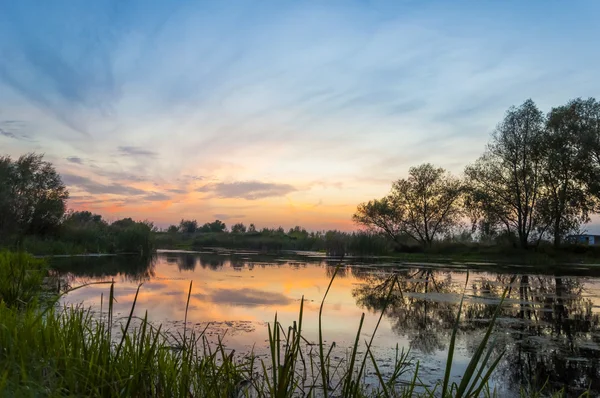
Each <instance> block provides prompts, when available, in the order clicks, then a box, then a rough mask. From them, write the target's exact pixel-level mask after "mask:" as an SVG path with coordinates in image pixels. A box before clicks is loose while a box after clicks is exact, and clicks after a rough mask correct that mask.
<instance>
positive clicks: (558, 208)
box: [353, 98, 600, 248]
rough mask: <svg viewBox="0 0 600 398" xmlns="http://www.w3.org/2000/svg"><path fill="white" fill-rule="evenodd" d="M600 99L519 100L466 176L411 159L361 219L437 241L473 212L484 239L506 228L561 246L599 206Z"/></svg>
mask: <svg viewBox="0 0 600 398" xmlns="http://www.w3.org/2000/svg"><path fill="white" fill-rule="evenodd" d="M599 173H600V102H598V101H596V99H594V98H589V99H581V98H577V99H574V100H571V101H569V102H568V103H567V104H565V105H561V106H558V107H554V108H552V109H551V110H550V111H549V112H548V113H547V114H546V115H544V113H543V112H542V111H541V110H540V109H538V107H537V106H536V104H535V103H534V102H533V101H532V100H530V99H529V100H526V101H525V102H524V103H523V104H522V105H520V106H518V107H515V106H513V107H511V108H509V109H508V111H507V112H506V114H505V116H504V119H503V120H502V121H501V122H500V123H499V124H498V125H497V126H496V128H495V130H494V132H493V133H492V135H491V139H490V141H489V143H488V144H487V146H486V148H485V150H484V153H483V154H482V155H481V156H480V157H479V158H478V159H477V160H476V161H475V162H473V163H472V164H469V165H468V166H466V168H465V170H464V175H463V176H462V177H461V178H459V177H456V176H453V175H451V174H450V173H448V172H447V171H446V170H444V169H443V168H441V167H436V166H434V165H432V164H429V163H427V164H423V165H420V166H416V167H411V168H410V169H409V172H408V177H407V178H404V179H399V180H398V181H396V182H394V183H393V185H392V189H391V192H390V193H389V194H388V195H386V196H385V197H383V198H381V199H375V200H371V201H369V202H366V203H362V204H360V205H359V206H358V207H357V210H356V213H355V214H354V216H353V219H354V221H355V222H356V223H358V224H359V225H362V226H365V227H367V228H369V229H370V230H372V231H376V232H379V233H382V234H385V235H386V236H387V237H388V238H389V239H390V240H392V241H394V242H399V241H400V240H401V239H404V238H405V237H409V238H410V239H412V240H413V241H415V242H418V243H420V244H421V245H423V246H424V247H430V246H431V245H432V243H433V242H434V241H435V240H437V239H439V238H440V237H442V236H444V235H447V234H449V233H452V232H455V231H456V230H457V229H459V228H460V226H461V225H463V223H464V221H465V220H469V222H470V226H471V232H472V233H473V234H475V235H476V236H477V237H478V238H479V239H480V240H486V239H489V238H493V237H497V236H500V235H503V236H505V237H506V238H507V239H509V240H510V241H511V242H512V243H513V244H514V245H516V246H519V247H521V248H528V247H530V246H532V245H533V246H535V245H539V243H540V242H542V241H544V240H550V241H552V242H553V244H554V246H555V247H559V246H560V245H561V244H562V243H563V242H564V239H565V237H567V236H568V235H569V234H575V233H577V232H579V230H580V227H581V226H582V225H584V224H586V223H588V222H589V221H590V216H591V215H592V214H594V213H597V212H598V211H599V206H598V204H599V202H600V180H599V178H598V176H599V175H600V174H599Z"/></svg>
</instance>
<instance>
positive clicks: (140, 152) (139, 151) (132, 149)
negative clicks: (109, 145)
mask: <svg viewBox="0 0 600 398" xmlns="http://www.w3.org/2000/svg"><path fill="white" fill-rule="evenodd" d="M118 149H119V152H121V154H122V155H128V156H147V157H150V158H154V157H156V156H157V155H158V154H157V153H156V152H153V151H150V150H147V149H144V148H140V147H139V146H120V147H119V148H118Z"/></svg>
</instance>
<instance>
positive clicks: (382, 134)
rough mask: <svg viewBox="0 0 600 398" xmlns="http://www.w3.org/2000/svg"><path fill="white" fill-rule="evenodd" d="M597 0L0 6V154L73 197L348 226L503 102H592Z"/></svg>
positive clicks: (147, 211)
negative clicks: (35, 158) (38, 170)
mask: <svg viewBox="0 0 600 398" xmlns="http://www.w3.org/2000/svg"><path fill="white" fill-rule="evenodd" d="M598 15H600V2H597V1H593V0H590V1H571V2H565V1H552V0H547V1H541V0H540V1H527V2H524V1H497V2H492V1H426V0H423V1H402V0H396V1H377V0H374V1H368V0H362V1H350V0H344V1H273V2H269V1H219V2H217V1H205V2H202V1H153V2H150V1H127V2H125V1H100V0H99V1H93V2H92V1H79V2H75V1H52V2H50V1H29V0H22V1H13V0H0V154H2V155H10V156H13V157H18V156H19V155H22V154H24V153H27V152H32V151H33V152H38V153H44V154H45V159H46V160H48V161H50V162H52V163H53V164H54V165H55V167H56V168H57V170H58V171H59V172H60V174H61V175H62V177H63V181H64V182H65V184H66V185H67V186H68V189H69V192H70V199H69V207H70V208H73V209H76V210H89V211H92V212H95V213H99V214H102V215H103V216H104V217H105V218H106V219H108V220H116V219H119V218H122V217H132V218H134V219H148V220H152V221H154V222H155V223H156V224H157V225H159V226H162V227H165V226H168V225H169V224H173V223H178V222H179V220H181V219H182V218H186V219H188V218H191V219H197V220H198V222H199V223H204V222H207V221H212V220H214V219H217V218H218V219H221V220H223V221H224V222H225V223H226V224H227V225H231V224H233V223H236V222H244V223H246V224H249V223H254V224H256V226H257V227H259V228H262V227H265V226H268V227H276V226H279V225H281V226H283V227H285V228H289V227H292V226H294V225H302V226H304V227H306V228H307V229H311V230H321V229H330V228H337V229H342V230H351V229H353V228H355V227H356V226H354V225H353V224H352V220H351V217H352V214H353V212H354V210H355V209H356V205H357V204H359V203H361V202H364V201H367V200H369V199H372V198H377V197H382V196H384V195H385V194H387V193H388V192H389V189H390V187H391V183H392V181H394V180H396V179H398V178H403V177H405V176H406V175H407V173H408V169H409V167H411V166H415V165H419V164H421V163H425V162H431V163H434V164H435V165H438V166H441V167H444V168H446V169H448V170H449V171H451V172H452V173H454V174H456V175H461V173H462V171H463V169H464V167H465V166H466V165H467V164H468V163H470V162H472V161H474V160H475V159H476V158H477V157H478V156H479V155H480V154H481V153H482V152H483V150H484V146H485V144H486V142H487V141H488V139H489V136H490V133H491V132H492V131H493V129H494V127H495V126H496V124H497V123H498V122H499V121H500V120H501V119H502V117H503V115H504V113H505V112H506V110H507V109H508V108H509V107H510V106H511V105H519V104H521V103H522V102H523V101H525V100H526V99H528V98H531V99H533V100H534V101H535V102H536V103H537V105H538V106H539V107H540V108H541V109H542V110H543V111H544V112H547V111H548V110H549V109H550V108H551V107H552V106H558V105H561V104H564V103H566V102H567V101H568V100H570V99H572V98H576V97H590V96H593V97H598V96H600V79H598V65H599V64H600V52H599V51H598V43H597V39H598V37H600V24H599V23H598Z"/></svg>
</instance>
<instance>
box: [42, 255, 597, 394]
mask: <svg viewBox="0 0 600 398" xmlns="http://www.w3.org/2000/svg"><path fill="white" fill-rule="evenodd" d="M53 261H54V265H55V267H56V268H57V269H58V270H59V272H60V273H61V274H62V275H63V276H64V279H66V280H67V281H68V282H69V283H70V284H71V286H77V285H80V284H82V283H85V282H90V281H107V280H114V281H115V282H116V284H115V295H116V299H117V304H115V310H116V311H117V312H118V313H120V314H121V315H126V314H128V312H129V310H130V308H131V307H130V306H131V302H132V300H133V298H134V296H135V292H136V289H137V286H138V284H139V283H141V282H143V283H144V284H143V286H142V288H141V290H140V294H139V297H138V303H137V307H136V314H137V315H140V316H143V315H144V312H145V311H148V316H149V318H150V320H151V321H152V322H156V323H163V324H164V325H165V326H167V327H169V328H170V329H172V330H177V329H180V328H182V327H183V319H184V313H185V306H186V300H187V294H188V289H189V286H190V281H192V283H193V287H192V296H191V301H190V306H189V312H188V322H189V325H193V327H196V328H199V329H204V328H205V327H206V326H207V324H208V325H209V326H208V329H207V333H208V335H209V337H210V339H211V340H212V341H216V340H217V336H223V335H225V340H224V341H225V344H226V345H227V347H228V349H232V350H236V353H247V352H249V351H250V350H252V349H254V352H255V353H258V354H261V353H263V354H264V353H265V348H266V344H267V341H266V340H267V331H266V325H267V322H272V321H273V317H274V314H275V313H277V314H278V318H279V320H280V321H281V322H282V324H284V325H288V324H290V325H291V324H292V322H293V321H294V320H296V319H297V316H298V309H299V305H300V300H301V299H302V297H304V299H305V300H306V301H305V306H304V307H305V315H304V331H305V336H306V338H307V339H308V340H311V341H317V332H318V329H317V322H318V318H317V316H318V311H319V305H320V301H321V298H322V297H323V294H324V293H325V290H326V288H327V285H328V283H329V280H330V278H331V276H332V274H333V271H334V269H335V266H332V265H331V264H329V263H327V262H326V261H325V260H323V259H319V258H310V257H296V258H294V259H284V258H278V257H259V256H256V255H252V254H248V253H246V254H244V253H239V254H237V255H233V256H232V255H224V254H214V253H195V254H191V253H159V254H158V255H157V256H156V257H155V258H154V259H152V260H146V261H141V260H140V259H138V258H135V257H104V258H71V259H55V260H53ZM343 265H344V266H343V268H341V270H340V271H339V273H338V275H337V277H336V279H335V281H334V283H333V285H332V288H331V290H330V292H329V296H328V297H327V301H326V304H325V307H324V335H325V339H326V341H327V344H328V345H329V344H331V343H332V342H335V343H336V348H335V350H334V352H336V356H337V357H338V358H344V357H345V352H346V348H347V347H349V346H351V345H352V343H353V341H354V339H355V336H356V330H357V327H358V323H359V320H360V316H361V314H362V313H365V325H364V328H363V336H362V339H363V340H364V339H368V338H369V337H370V334H371V333H372V331H373V329H374V327H375V325H376V323H377V320H378V318H379V314H380V313H381V311H382V309H383V306H384V303H385V300H384V298H385V296H386V294H387V292H388V291H389V289H390V286H393V296H392V302H391V304H389V306H388V307H387V309H386V310H385V314H384V317H383V320H382V323H381V325H380V328H379V330H378V332H377V338H376V339H375V347H374V353H375V354H376V357H378V358H379V359H380V360H381V361H382V362H383V365H382V370H385V371H391V370H392V369H391V362H392V360H393V357H394V355H395V350H394V349H395V347H396V345H398V346H399V347H400V348H402V347H404V348H405V349H408V348H410V349H411V353H412V356H413V358H414V359H416V360H419V361H420V367H421V372H420V374H421V376H422V379H423V381H424V382H426V383H433V382H434V381H435V380H437V379H438V378H441V377H442V373H443V371H444V363H445V359H446V355H447V351H446V350H447V348H448V343H449V340H450V335H451V330H452V326H453V324H454V321H455V319H456V315H457V312H458V307H459V302H460V298H461V294H462V292H463V289H465V285H466V296H465V304H464V307H463V317H462V321H461V323H460V334H459V336H458V342H457V346H458V348H457V352H456V353H455V357H454V358H455V361H454V368H453V373H454V376H455V379H456V380H459V377H460V376H459V375H460V374H461V372H462V371H463V370H464V369H465V367H466V364H467V362H468V360H469V358H470V357H471V355H472V353H473V352H474V351H475V349H476V347H477V344H478V343H479V341H480V339H481V338H482V336H483V333H484V332H485V329H486V327H487V325H488V322H489V319H490V318H491V317H492V315H493V313H494V311H495V309H496V308H497V306H498V304H499V301H500V296H501V295H502V292H503V290H504V288H505V287H507V286H509V285H510V289H511V290H510V293H509V296H508V299H507V300H505V303H504V305H503V308H502V312H501V317H500V319H499V321H498V326H497V332H496V339H497V340H496V347H497V350H498V352H500V351H501V350H503V349H506V354H505V356H504V358H503V359H502V362H501V363H500V366H499V369H498V371H497V373H496V376H495V379H494V384H495V385H496V386H497V387H498V388H500V389H502V392H503V395H506V396H511V395H513V394H514V393H515V388H518V386H519V385H521V384H535V383H537V384H539V385H541V384H543V383H544V382H545V381H546V380H548V381H549V382H550V384H551V385H552V386H554V387H563V386H567V387H568V389H569V390H568V391H569V395H574V394H576V393H577V392H579V391H581V390H582V389H584V388H586V387H587V386H590V385H591V386H592V389H593V390H594V391H595V392H598V391H600V324H599V322H600V317H599V314H600V307H599V304H600V269H598V270H596V269H594V268H589V269H586V268H582V267H574V266H573V267H571V268H569V271H568V272H566V273H565V274H564V275H554V274H547V275H539V274H531V273H529V272H528V271H527V268H517V267H507V268H506V269H503V270H502V271H496V272H489V271H485V272H484V271H477V270H470V271H469V273H468V281H467V268H468V266H465V265H462V266H450V265H445V266H444V265H435V264H430V265H418V264H412V265H400V264H389V263H388V264H383V263H364V262H363V263H358V262H355V263H353V262H352V260H349V261H345V262H344V263H343ZM511 281H512V284H511ZM108 290H109V287H108V285H95V286H88V287H86V288H83V289H79V290H76V291H74V292H72V293H70V294H69V295H68V296H67V297H66V298H65V301H66V302H68V303H83V304H85V305H91V306H93V307H94V308H96V309H99V307H100V302H101V296H102V294H104V297H107V295H108ZM225 333H226V334H225Z"/></svg>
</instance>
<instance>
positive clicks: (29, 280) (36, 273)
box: [0, 251, 48, 307]
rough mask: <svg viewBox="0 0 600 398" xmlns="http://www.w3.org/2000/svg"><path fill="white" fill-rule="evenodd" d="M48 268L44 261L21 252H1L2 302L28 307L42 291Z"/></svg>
mask: <svg viewBox="0 0 600 398" xmlns="http://www.w3.org/2000/svg"><path fill="white" fill-rule="evenodd" d="M47 275H48V266H47V264H46V262H45V261H44V260H41V259H37V258H34V257H32V256H31V255H29V254H26V253H23V252H20V253H14V252H10V251H0V302H3V303H4V304H5V305H7V306H11V307H12V306H15V305H26V304H28V303H29V302H31V301H32V300H34V299H35V298H36V297H37V296H38V294H39V293H40V291H41V287H42V284H43V281H44V277H46V276H47Z"/></svg>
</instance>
